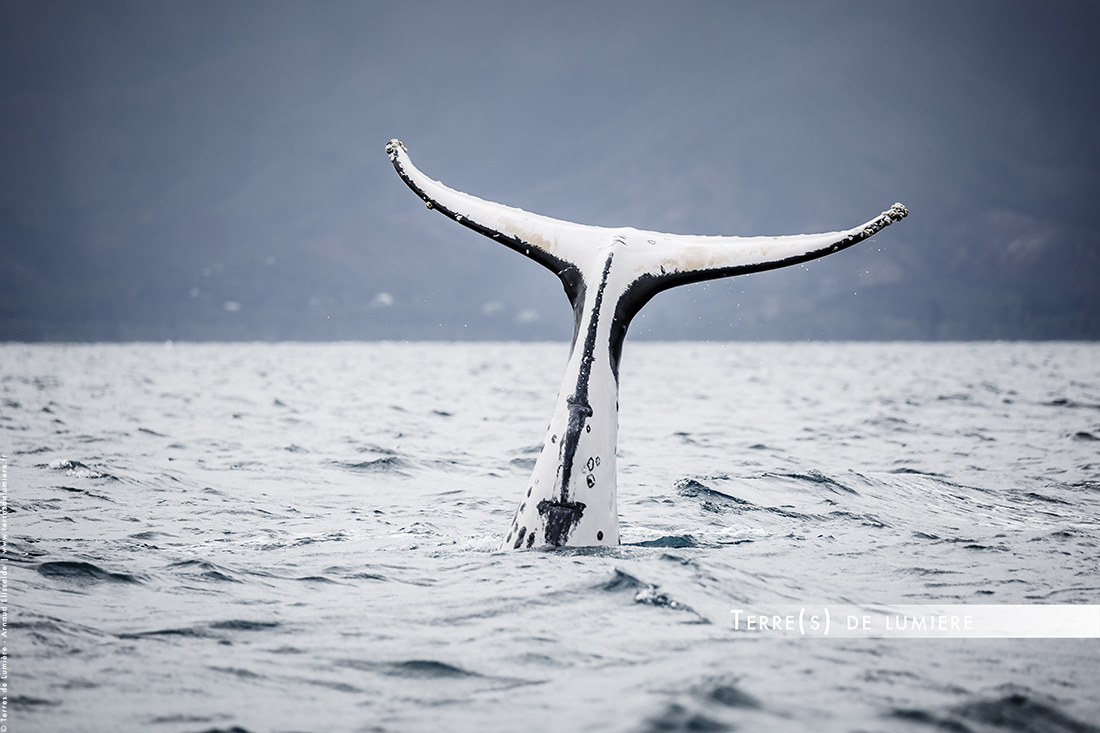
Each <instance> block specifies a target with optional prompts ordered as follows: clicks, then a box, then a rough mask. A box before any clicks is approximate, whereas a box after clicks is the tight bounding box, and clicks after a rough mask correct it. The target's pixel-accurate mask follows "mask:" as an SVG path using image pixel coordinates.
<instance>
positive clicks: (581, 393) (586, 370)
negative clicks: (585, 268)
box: [539, 254, 615, 544]
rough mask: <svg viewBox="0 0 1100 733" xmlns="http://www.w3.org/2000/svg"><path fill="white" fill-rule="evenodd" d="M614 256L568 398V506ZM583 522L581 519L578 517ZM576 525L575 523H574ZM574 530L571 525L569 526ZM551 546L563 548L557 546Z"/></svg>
mask: <svg viewBox="0 0 1100 733" xmlns="http://www.w3.org/2000/svg"><path fill="white" fill-rule="evenodd" d="M614 257H615V255H613V254H611V255H608V257H607V262H606V263H605V264H604V266H603V277H602V278H601V279H600V288H599V290H597V291H596V304H595V307H594V308H593V309H592V320H591V321H589V322H588V333H586V334H585V337H584V346H583V347H582V348H583V349H584V352H583V353H584V357H583V358H582V359H581V368H580V378H579V379H577V389H576V391H574V392H573V394H572V396H570V397H569V425H568V427H567V428H566V431H565V435H564V436H563V438H562V441H561V464H560V465H561V474H560V475H561V486H560V487H559V493H558V496H560V497H561V499H560V501H561V502H562V503H565V504H568V502H569V481H570V480H571V479H572V478H573V459H574V458H576V455H577V447H578V446H579V445H580V442H581V430H583V429H584V427H585V420H587V419H588V418H590V417H592V406H591V405H590V404H588V382H589V380H590V379H591V378H592V362H593V361H594V360H595V351H596V329H597V328H599V325H600V305H602V304H603V293H604V290H605V289H606V288H607V273H609V272H610V271H611V261H612V260H613V259H614ZM578 506H580V512H581V514H583V513H584V504H579V505H578ZM539 512H540V513H541V512H542V504H539ZM577 521H580V515H578V516H577ZM573 524H576V521H575V522H573ZM570 526H572V525H570ZM546 541H547V542H550V541H551V540H550V526H549V524H547V527H546ZM552 544H563V543H557V542H554V543H552Z"/></svg>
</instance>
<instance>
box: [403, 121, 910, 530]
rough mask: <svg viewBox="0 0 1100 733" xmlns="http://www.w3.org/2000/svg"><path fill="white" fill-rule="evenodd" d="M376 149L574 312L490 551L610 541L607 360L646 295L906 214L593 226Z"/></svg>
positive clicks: (827, 242) (747, 268)
mask: <svg viewBox="0 0 1100 733" xmlns="http://www.w3.org/2000/svg"><path fill="white" fill-rule="evenodd" d="M386 152H387V153H388V154H389V157H390V161H391V162H392V163H393V167H394V169H395V170H396V171H397V173H398V175H399V176H401V179H402V180H403V181H405V183H406V184H407V185H408V186H409V188H411V189H412V190H413V191H414V192H415V193H416V194H417V196H419V197H420V198H421V200H423V201H424V202H425V204H426V205H427V206H428V208H429V209H435V210H436V211H438V212H440V213H441V214H443V215H444V216H447V217H450V218H451V219H454V220H455V221H457V222H458V223H460V224H462V225H463V226H466V227H468V228H470V229H473V230H474V231H476V232H479V233H481V234H484V235H485V236H487V237H489V238H491V239H493V240H495V241H498V242H500V243H501V244H503V245H505V246H507V247H510V248H511V249H514V250H516V251H517V252H520V253H521V254H523V255H525V256H527V257H529V258H531V259H533V260H535V261H536V262H538V263H539V264H541V265H543V266H544V267H546V268H548V269H550V270H551V271H552V272H554V274H556V275H557V276H558V278H559V279H560V280H561V282H562V284H563V285H564V287H565V292H566V295H567V296H568V297H569V300H570V302H571V303H572V305H573V314H574V319H575V320H574V330H573V348H572V351H571V353H570V357H569V363H568V365H567V366H566V373H565V379H564V380H563V382H562V387H561V391H560V392H559V394H558V401H557V407H556V408H555V412H554V416H553V418H551V421H550V425H549V427H548V428H547V434H546V440H545V442H544V444H543V449H542V452H541V453H540V455H539V458H538V460H537V461H536V462H535V468H534V471H533V472H532V476H531V481H530V482H529V484H528V488H527V492H526V494H525V496H524V498H523V499H522V501H521V503H520V506H519V508H518V509H517V511H516V514H515V516H514V517H513V519H512V524H511V527H510V529H509V531H508V534H507V535H506V537H505V539H504V542H503V544H502V545H501V549H509V548H515V549H519V548H521V547H532V546H540V545H552V546H561V545H594V544H618V543H619V524H618V522H619V520H618V513H617V509H616V476H615V443H616V435H617V431H618V365H619V358H620V356H621V353H622V344H623V340H624V338H625V337H626V331H627V328H628V327H629V325H630V321H631V319H632V318H633V317H634V316H635V315H636V314H637V312H638V311H639V310H640V309H641V308H642V306H644V305H645V304H646V303H647V302H648V301H649V300H650V299H651V298H652V297H653V296H654V295H656V294H657V293H659V292H661V291H662V290H667V289H668V288H672V287H675V286H677V285H685V284H688V283H693V282H699V281H702V280H712V279H716V278H722V277H730V276H734V275H743V274H747V273H751V272H760V271H762V270H771V269H775V268H778V267H786V266H788V265H795V264H798V263H801V262H807V261H809V260H812V259H816V258H818V257H824V256H825V255H828V254H832V253H833V252H839V251H840V250H842V249H847V248H848V247H851V246H853V245H855V244H858V243H859V242H861V241H863V240H864V239H867V238H868V237H870V236H872V235H874V234H875V233H876V232H878V231H880V230H882V229H883V228H884V227H887V226H889V225H890V224H893V223H894V222H897V221H900V220H901V219H903V218H904V217H905V216H907V215H908V213H909V212H908V210H907V209H906V208H905V207H904V206H902V205H901V204H894V205H893V206H892V207H890V208H889V209H887V210H886V211H884V212H883V213H882V214H880V215H879V216H877V217H875V218H874V219H871V220H870V221H868V222H866V223H864V224H861V225H859V226H857V227H853V228H851V229H846V230H843V231H836V232H826V233H823V234H796V235H782V236H763V237H712V236H687V235H680V234H664V233H661V232H650V231H642V230H638V229H634V228H631V227H619V228H606V227H595V226H587V225H584V224H575V223H573V222H568V221H561V220H559V219H552V218H550V217H547V216H540V215H538V214H531V213H529V212H526V211H523V210H521V209H516V208H513V207H510V206H504V205H502V204H497V203H493V202H491V201H485V200H483V199H479V198H477V197H476V196H471V195H469V194H466V193H462V192H460V191H456V190H454V189H452V188H448V187H447V186H444V185H443V184H442V183H440V182H438V181H434V180H432V179H430V178H428V177H427V176H425V175H424V174H423V173H421V172H420V171H419V170H417V168H416V166H414V165H413V164H412V161H411V160H409V155H408V151H407V150H406V149H405V146H404V145H402V144H401V142H400V141H399V140H396V139H395V140H391V141H390V142H389V144H388V145H387V146H386ZM513 538H515V541H514V542H513Z"/></svg>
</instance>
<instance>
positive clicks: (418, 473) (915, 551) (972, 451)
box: [0, 341, 1100, 733]
mask: <svg viewBox="0 0 1100 733" xmlns="http://www.w3.org/2000/svg"><path fill="white" fill-rule="evenodd" d="M567 356H568V345H566V344H514V343H489V344H482V343H336V344H295V343H283V344H123V345H107V344H94V345H22V344H4V345H0V452H2V453H3V455H4V459H3V460H4V463H5V466H6V470H7V473H8V494H7V497H8V514H7V516H6V520H7V523H8V526H7V539H8V545H7V550H8V552H7V560H6V568H7V570H8V575H7V576H6V579H7V581H8V605H7V608H8V611H9V618H8V624H7V632H8V636H7V637H6V638H5V639H4V642H5V644H6V647H5V649H6V653H7V655H8V658H7V665H8V666H7V673H8V674H7V679H6V680H4V681H5V682H6V683H7V684H8V688H7V697H6V709H5V711H6V713H7V715H8V721H7V722H6V724H7V726H8V729H9V730H11V731H18V732H23V731H43V732H59V733H60V732H65V731H146V732H153V733H199V732H202V731H234V732H235V733H240V731H247V732H248V733H266V732H268V731H273V732H274V731H280V732H290V731H299V732H306V731H310V732H321V731H517V732H523V733H526V732H529V731H630V732H633V731H637V732H640V733H646V732H656V731H732V730H741V731H913V732H914V733H922V732H930V731H955V732H965V731H973V732H974V733H983V732H987V731H1025V732H1037V731H1054V732H1058V733H1062V732H1067V733H1068V732H1074V733H1082V732H1084V733H1089V732H1094V731H1100V727H1098V726H1100V640H1097V639H1091V640H1088V639H1085V640H1081V639H976V638H962V639H959V638H955V639H906V638H821V637H818V638H800V637H783V638H778V637H768V636H766V635H760V634H752V633H746V632H744V631H738V630H735V629H734V628H733V620H732V616H731V611H732V610H733V609H735V608H741V609H744V608H752V607H756V606H766V605H768V604H773V605H774V604H785V605H790V604H793V605H798V604H847V605H855V606H871V605H875V604H906V605H919V604H943V603H948V604H1097V603H1100V344H1096V343H949V344H921V343H873V344H869V343H802V344H749V343H725V344H720V343H709V344H707V343H649V342H638V343H636V342H629V341H628V343H627V344H626V349H625V353H624V355H623V362H622V364H623V366H622V375H621V389H620V404H621V415H620V433H619V513H620V518H621V528H622V538H623V542H624V545H623V546H621V547H618V548H603V549H584V548H579V549H578V548H572V549H560V550H528V551H518V552H515V551H509V552H498V551H497V550H496V548H497V546H498V544H499V542H500V540H501V536H502V534H503V533H504V532H505V531H506V530H507V526H508V523H509V520H510V518H511V516H512V513H513V511H514V509H515V505H516V502H517V501H518V499H519V496H520V492H521V491H522V490H523V487H524V486H525V481H526V479H527V476H528V474H529V472H530V471H531V469H532V467H533V464H534V459H535V457H536V455H537V453H538V451H539V448H540V445H541V441H542V438H543V431H544V429H545V426H546V424H547V421H548V420H549V418H550V415H551V412H552V410H553V403H554V398H555V395H556V392H557V389H558V386H559V381H560V378H561V376H562V372H563V370H564V367H565V362H566V359H567Z"/></svg>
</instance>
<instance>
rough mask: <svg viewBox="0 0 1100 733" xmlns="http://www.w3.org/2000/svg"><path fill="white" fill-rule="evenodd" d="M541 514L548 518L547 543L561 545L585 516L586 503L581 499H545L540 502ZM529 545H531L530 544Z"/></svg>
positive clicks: (555, 545)
mask: <svg viewBox="0 0 1100 733" xmlns="http://www.w3.org/2000/svg"><path fill="white" fill-rule="evenodd" d="M539 514H540V515H542V517H543V518H544V519H545V520H546V531H545V532H544V535H545V538H546V544H548V545H553V546H554V547H561V546H562V545H564V544H565V543H566V541H568V539H569V534H570V533H571V532H572V531H573V528H574V527H575V526H577V522H579V521H581V517H583V516H584V504H583V503H582V502H579V501H575V502H569V501H550V500H549V499H543V500H542V501H540V502H539ZM527 546H528V547H530V546H531V545H530V544H528V545H527Z"/></svg>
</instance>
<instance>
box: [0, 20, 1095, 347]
mask: <svg viewBox="0 0 1100 733" xmlns="http://www.w3.org/2000/svg"><path fill="white" fill-rule="evenodd" d="M1097 38H1100V4H1097V3H1095V2H1080V3H1064V2H1042V3H1039V2H1026V3H1014V2H1006V1H1004V0H997V1H996V2H958V1H954V2H905V3H892V2H759V3H756V2H717V1H715V2H675V3H673V2H664V3H646V2H618V3H599V2H583V3H581V2H576V3H573V2H554V3H540V4H534V3H531V4H524V3H514V2H501V3H477V2H474V3H467V2H438V3H436V2H427V3H409V2H392V3H375V2H346V3H343V2H301V3H279V2H255V3H253V2H196V1H194V0H190V1H188V2H148V1H144V0H143V1H141V2H114V3H112V2H71V3H70V2H41V1H38V0H29V1H27V2H21V1H18V0H3V2H0V339H8V340H11V339H19V340H27V341H35V340H133V339H155V340H163V339H176V340H183V339H201V340H217V339H263V340H267V339H308V340H318V339H375V338H390V339H455V338H461V339H567V338H568V337H569V335H570V333H571V331H572V319H571V317H570V314H569V308H568V304H567V302H566V299H565V297H564V295H563V293H562V290H561V286H560V284H559V283H558V281H557V279H556V278H555V277H554V276H553V275H552V274H551V273H549V272H548V271H546V270H544V269H543V268H541V267H539V266H538V265H536V264H534V263H533V262H530V261H528V260H526V259H525V258H523V257H521V256H519V255H517V254H515V253H513V252H511V251H509V250H506V249H504V248H503V247H500V246H499V245H496V244H494V243H493V242H491V241H489V240H487V239H485V238H483V237H479V236H478V235H476V234H474V233H472V232H470V231H468V230H466V229H464V228H462V227H460V226H458V225H456V224H455V223H454V222H451V221H449V220H447V219H445V218H444V217H442V216H440V215H439V214H437V213H435V212H431V211H428V210H427V209H425V207H424V205H423V203H422V202H420V201H419V200H418V199H417V198H416V197H415V196H414V195H413V194H412V193H411V192H410V191H409V190H408V189H407V188H406V187H405V186H404V184H403V183H402V182H401V181H400V179H399V178H398V177H397V176H396V175H395V174H394V172H393V169H392V167H391V166H390V164H389V161H388V159H387V157H386V155H385V152H384V148H385V144H386V142H387V141H388V140H389V139H390V138H392V137H398V138H400V139H402V140H403V141H404V142H405V144H406V146H407V147H408V149H409V152H410V154H411V157H412V159H413V161H414V162H415V163H416V165H417V166H418V167H419V168H420V169H421V170H422V171H424V172H425V173H427V174H428V175H430V176H431V177H433V178H437V179H439V180H442V181H443V182H444V183H446V184H448V185H450V186H452V187H454V188H458V189H460V190H464V191H467V192H469V193H472V194H474V195H477V196H479V197H481V198H486V199H490V200H494V201H499V202H501V203H506V204H509V205H513V206H518V207H521V208H524V209H527V210H529V211H535V212H538V213H541V214H546V215H548V216H553V217H557V218H561V219H570V220H574V221H578V222H582V223H587V224H599V225H607V226H634V227H637V228H640V229H654V230H659V231H670V232H677V233H685V234H741V235H752V234H788V233H799V232H814V231H831V230H837V229H844V228H848V227H851V226H855V225H857V224H859V223H862V222H864V221H866V220H868V219H870V218H872V217H873V216H875V215H877V214H878V213H879V212H881V211H883V210H884V209H886V208H888V207H889V206H890V205H891V204H893V203H894V202H895V201H901V202H903V203H904V204H905V205H906V206H908V207H909V210H910V216H909V218H908V219H906V220H904V221H902V222H901V223H899V224H896V225H895V226H892V227H890V228H888V229H886V230H885V231H883V232H882V233H880V234H878V235H877V236H876V237H874V238H873V239H872V240H870V241H869V242H865V243H863V244H861V245H859V246H858V247H856V248H853V249H852V250H848V251H846V252H843V253H840V254H838V255H835V256H831V257H828V258H825V259H823V260H819V261H816V262H813V263H809V264H807V265H805V266H804V267H796V268H791V269H789V270H784V271H776V272H770V273H760V274H756V275H751V276H745V277H741V278H734V279H730V280H726V281H720V282H714V283H710V284H700V285H695V286H692V287H690V288H682V289H678V290H674V291H669V292H667V293H663V294H662V295H660V296H658V297H657V298H656V299H654V301H653V302H651V303H650V304H649V305H648V306H646V308H645V309H644V310H643V311H642V314H641V315H640V316H639V317H638V318H637V319H636V320H635V322H634V325H633V326H632V328H631V338H661V339H678V338H692V339H695V338H707V339H806V338H810V339H814V338H829V339H837V338H855V339H882V338H889V339H895V338H901V339H959V338H980V339H985V338H1092V339H1096V338H1100V287H1098V283H1100V236H1098V235H1097V233H1096V232H1097V225H1096V224H1095V222H1094V218H1095V213H1094V212H1095V210H1096V203H1095V201H1096V199H1097V195H1098V194H1100V185H1098V184H1100V175H1098V174H1100V135H1098V134H1097V130H1100V114H1098V112H1100V51H1098V49H1100V43H1098V42H1097V40H1096V39H1097Z"/></svg>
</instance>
